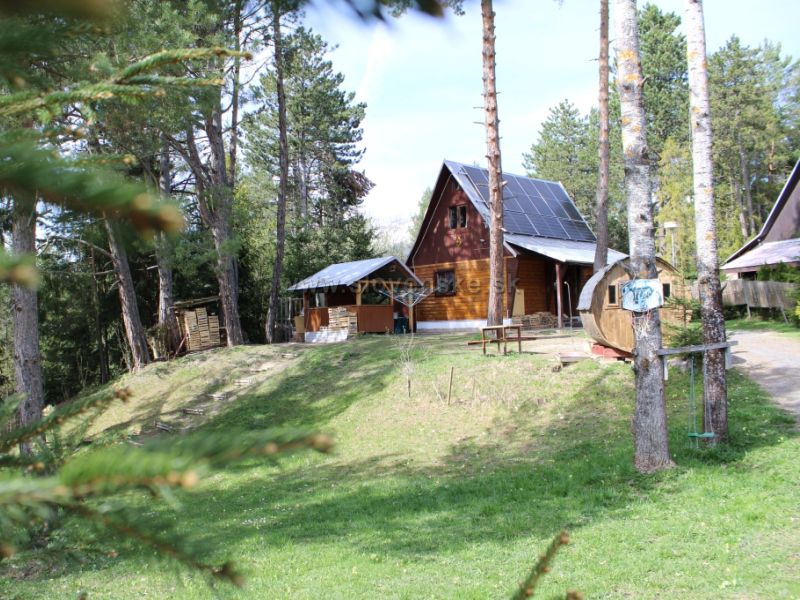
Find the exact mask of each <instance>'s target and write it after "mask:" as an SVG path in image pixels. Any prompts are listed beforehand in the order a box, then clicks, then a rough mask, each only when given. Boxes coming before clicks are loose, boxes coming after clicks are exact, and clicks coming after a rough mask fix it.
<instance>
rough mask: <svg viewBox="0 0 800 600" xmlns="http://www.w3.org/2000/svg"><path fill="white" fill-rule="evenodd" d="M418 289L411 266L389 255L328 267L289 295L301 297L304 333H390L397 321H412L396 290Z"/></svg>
mask: <svg viewBox="0 0 800 600" xmlns="http://www.w3.org/2000/svg"><path fill="white" fill-rule="evenodd" d="M420 285H422V284H421V282H420V281H419V279H417V277H416V276H415V275H414V274H413V273H412V272H411V271H410V270H409V269H408V267H406V266H405V265H404V264H403V263H402V262H401V261H400V260H398V259H397V258H395V257H394V256H387V257H382V258H374V259H367V260H360V261H353V262H348V263H337V264H333V265H330V266H328V267H326V268H324V269H323V270H322V271H319V272H318V273H315V274H314V275H312V276H310V277H307V278H306V279H304V280H303V281H300V282H298V283H296V284H295V285H293V286H291V287H290V288H289V291H291V292H302V294H303V324H304V327H305V332H306V333H316V332H319V331H324V330H325V329H327V328H331V329H333V328H336V329H349V332H350V333H386V332H392V331H394V330H395V327H396V325H397V323H398V321H400V320H402V319H405V318H409V319H413V315H409V314H407V309H406V308H405V307H404V306H403V305H402V304H400V303H399V302H397V301H396V300H395V296H394V292H395V289H400V288H401V287H407V286H420ZM331 309H344V310H331ZM332 321H334V322H332Z"/></svg>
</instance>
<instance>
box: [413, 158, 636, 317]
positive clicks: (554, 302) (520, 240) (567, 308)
mask: <svg viewBox="0 0 800 600" xmlns="http://www.w3.org/2000/svg"><path fill="white" fill-rule="evenodd" d="M503 180H504V182H505V185H504V187H503V226H504V232H505V233H504V266H505V274H504V283H505V286H504V287H505V298H504V304H505V308H506V315H505V316H506V318H507V319H511V317H512V316H520V315H532V314H535V313H541V312H547V313H551V314H553V315H555V316H556V317H557V322H558V323H559V324H563V323H564V322H565V320H567V319H568V318H569V317H570V316H577V314H578V311H577V302H578V294H579V291H580V289H581V288H582V287H583V284H584V283H585V282H586V280H587V279H589V277H590V276H591V273H592V264H593V263H594V253H595V236H594V234H593V233H592V232H591V230H590V229H589V226H588V225H587V224H586V221H585V220H584V218H583V217H582V216H581V214H580V213H579V212H578V209H577V208H576V207H575V204H574V203H573V201H572V200H571V199H570V197H569V195H568V194H567V192H566V191H565V190H564V187H563V186H562V185H561V184H560V183H557V182H553V181H545V180H541V179H532V178H530V177H523V176H519V175H511V174H509V173H503ZM488 225H489V186H488V175H487V171H486V169H482V168H479V167H472V166H468V165H464V164H461V163H457V162H453V161H449V160H446V161H444V164H443V166H442V169H441V171H440V172H439V177H438V179H437V181H436V185H435V187H434V189H433V195H432V197H431V201H430V204H429V206H428V209H427V212H426V213H425V217H424V218H423V220H422V225H421V227H420V231H419V233H418V235H417V239H416V241H415V242H414V245H413V246H412V249H411V252H410V254H409V257H408V260H407V261H406V263H407V264H408V266H409V267H411V269H412V270H413V271H414V273H415V274H416V276H417V277H418V278H419V279H420V280H422V281H423V282H424V283H425V285H427V286H430V287H432V288H433V289H434V290H435V292H434V294H432V295H431V296H429V297H428V298H426V299H425V300H424V301H423V302H422V303H421V304H420V305H419V306H418V307H417V329H419V330H448V329H472V328H476V327H480V326H482V325H485V324H486V316H487V312H488V296H489V229H488ZM623 256H624V255H623V254H620V253H619V252H616V251H614V250H609V261H611V262H613V261H616V260H618V259H620V258H622V257H623Z"/></svg>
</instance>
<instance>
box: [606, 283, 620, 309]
mask: <svg viewBox="0 0 800 600" xmlns="http://www.w3.org/2000/svg"><path fill="white" fill-rule="evenodd" d="M608 303H609V304H610V305H611V306H615V305H617V304H619V301H618V300H617V286H616V285H610V286H608Z"/></svg>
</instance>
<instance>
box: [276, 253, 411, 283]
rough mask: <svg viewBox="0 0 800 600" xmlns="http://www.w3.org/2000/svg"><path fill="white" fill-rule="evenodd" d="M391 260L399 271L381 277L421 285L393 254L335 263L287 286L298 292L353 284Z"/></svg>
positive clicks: (386, 264)
mask: <svg viewBox="0 0 800 600" xmlns="http://www.w3.org/2000/svg"><path fill="white" fill-rule="evenodd" d="M392 262H395V263H397V266H399V267H400V271H399V272H398V273H397V275H396V276H391V275H388V274H384V275H385V276H384V277H382V278H383V279H387V280H389V279H391V280H395V281H407V280H411V281H413V282H414V283H416V284H417V285H422V282H421V281H420V280H419V279H417V277H416V275H414V273H412V272H411V270H410V269H409V268H408V267H406V266H405V265H404V264H403V263H402V261H400V260H399V259H397V258H396V257H394V256H383V257H381V258H368V259H366V260H355V261H352V262H346V263H337V264H334V265H330V266H327V267H325V268H324V269H322V270H321V271H319V272H317V273H314V274H313V275H311V276H310V277H306V278H305V279H303V280H302V281H299V282H297V283H296V284H294V285H293V286H291V287H290V288H289V291H290V292H300V291H303V290H315V289H321V288H330V289H333V288H337V287H347V286H350V285H353V284H354V283H356V282H357V281H360V280H362V279H366V278H368V277H369V276H370V275H372V274H373V273H375V272H376V271H380V270H381V269H383V268H384V267H387V266H389V265H390V264H391V263H392Z"/></svg>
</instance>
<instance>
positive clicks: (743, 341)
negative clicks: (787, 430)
mask: <svg viewBox="0 0 800 600" xmlns="http://www.w3.org/2000/svg"><path fill="white" fill-rule="evenodd" d="M730 338H731V339H734V340H736V341H737V342H739V344H738V345H737V346H734V347H733V364H734V365H735V366H737V367H739V368H741V369H742V370H743V371H744V372H745V373H747V375H748V376H749V377H751V378H752V379H753V380H754V381H755V382H756V383H758V384H759V385H760V386H761V387H762V388H764V389H765V390H766V391H767V392H768V393H769V394H770V395H771V396H772V398H773V399H774V400H775V402H776V403H777V404H778V405H780V406H781V407H782V408H784V409H785V410H786V411H788V412H790V413H792V414H793V415H794V416H795V418H796V419H797V421H798V425H800V341H797V340H794V339H791V338H789V337H788V336H786V335H783V334H780V333H775V332H772V331H734V332H731V334H730Z"/></svg>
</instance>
